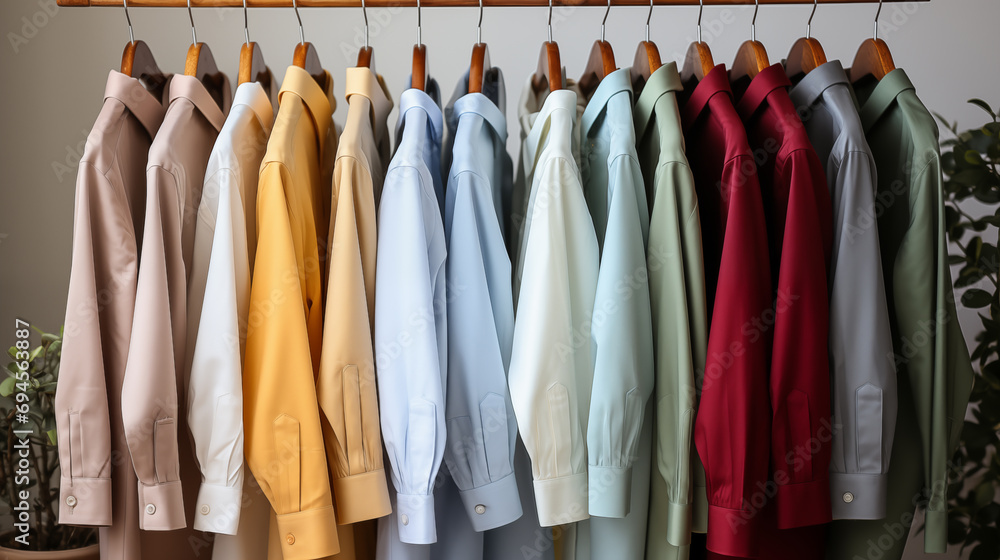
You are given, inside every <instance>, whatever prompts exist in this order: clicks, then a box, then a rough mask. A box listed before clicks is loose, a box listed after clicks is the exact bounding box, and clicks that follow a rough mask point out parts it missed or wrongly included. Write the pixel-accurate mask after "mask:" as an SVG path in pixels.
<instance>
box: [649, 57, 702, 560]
mask: <svg viewBox="0 0 1000 560" xmlns="http://www.w3.org/2000/svg"><path fill="white" fill-rule="evenodd" d="M681 89H683V88H682V85H681V80H680V76H679V75H678V74H677V65H676V64H675V63H673V62H670V63H667V64H664V65H663V66H661V67H660V68H658V69H657V70H656V71H655V72H653V74H652V75H651V76H650V77H649V81H648V82H647V83H646V85H645V87H643V89H642V92H641V94H640V95H639V96H638V99H637V100H636V105H635V110H634V111H633V118H634V120H635V131H636V132H635V137H636V149H637V152H638V156H639V164H640V167H641V168H642V176H643V178H644V182H645V187H646V197H647V199H648V200H649V201H650V202H651V204H652V210H651V212H652V218H651V219H650V226H649V247H648V251H647V262H646V266H647V269H648V271H649V293H650V305H651V306H652V320H653V345H654V348H653V352H654V362H655V370H654V375H655V381H654V398H655V402H656V406H655V408H654V412H653V414H654V424H653V429H654V436H653V437H654V440H653V452H654V457H655V462H656V468H655V469H652V473H651V481H650V505H649V525H648V528H647V543H646V558H647V559H655V560H667V559H674V558H678V559H679V558H683V559H686V558H687V557H688V552H689V547H690V543H691V532H692V531H696V532H704V531H705V528H706V525H707V524H708V519H707V514H708V504H707V501H706V497H705V474H704V471H703V469H702V467H701V462H700V461H699V460H698V456H697V452H696V451H695V449H694V444H693V442H692V440H691V434H692V431H693V426H694V417H695V409H696V406H697V402H696V397H695V380H696V377H700V376H701V375H702V374H703V373H704V370H705V353H706V351H707V346H708V328H707V322H708V321H707V311H706V305H707V303H706V296H705V267H704V264H703V260H702V251H701V220H700V218H699V214H698V197H697V195H696V194H695V186H694V177H693V176H692V174H691V168H690V167H688V161H687V158H686V157H685V155H684V134H683V131H682V129H681V118H680V114H679V112H678V109H677V92H678V91H680V90H681Z"/></svg>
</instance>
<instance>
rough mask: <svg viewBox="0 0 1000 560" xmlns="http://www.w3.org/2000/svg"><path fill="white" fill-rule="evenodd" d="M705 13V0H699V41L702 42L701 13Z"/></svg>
mask: <svg viewBox="0 0 1000 560" xmlns="http://www.w3.org/2000/svg"><path fill="white" fill-rule="evenodd" d="M703 13H705V2H704V0H698V42H699V43H701V42H702V41H701V15H702V14H703Z"/></svg>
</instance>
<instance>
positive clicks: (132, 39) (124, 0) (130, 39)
mask: <svg viewBox="0 0 1000 560" xmlns="http://www.w3.org/2000/svg"><path fill="white" fill-rule="evenodd" d="M122 6H124V7H125V22H126V23H128V42H129V43H135V35H133V34H132V18H130V17H129V16H128V0H122Z"/></svg>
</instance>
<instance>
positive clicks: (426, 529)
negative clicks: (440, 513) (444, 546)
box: [396, 494, 437, 544]
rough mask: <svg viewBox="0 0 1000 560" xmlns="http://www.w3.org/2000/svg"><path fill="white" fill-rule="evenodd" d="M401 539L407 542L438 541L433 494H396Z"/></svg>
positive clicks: (424, 542) (428, 542) (427, 542)
mask: <svg viewBox="0 0 1000 560" xmlns="http://www.w3.org/2000/svg"><path fill="white" fill-rule="evenodd" d="M396 523H397V525H398V526H399V540H401V541H402V542H404V543H407V544H433V543H436V542H437V527H436V526H435V523H434V495H433V494H427V495H424V494H396Z"/></svg>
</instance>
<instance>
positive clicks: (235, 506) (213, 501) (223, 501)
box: [194, 483, 243, 535]
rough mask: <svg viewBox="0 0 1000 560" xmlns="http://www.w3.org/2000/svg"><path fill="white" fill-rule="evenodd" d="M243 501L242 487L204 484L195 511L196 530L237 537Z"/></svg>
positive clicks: (199, 492) (199, 491)
mask: <svg viewBox="0 0 1000 560" xmlns="http://www.w3.org/2000/svg"><path fill="white" fill-rule="evenodd" d="M242 501H243V488H242V485H237V486H221V485H219V484H207V483H202V485H201V489H200V490H198V501H197V502H196V505H195V509H194V511H195V514H194V528H195V529H197V530H198V531H205V532H207V533H219V534H221V535H235V534H236V532H237V530H238V529H239V526H240V504H241V503H242Z"/></svg>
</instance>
